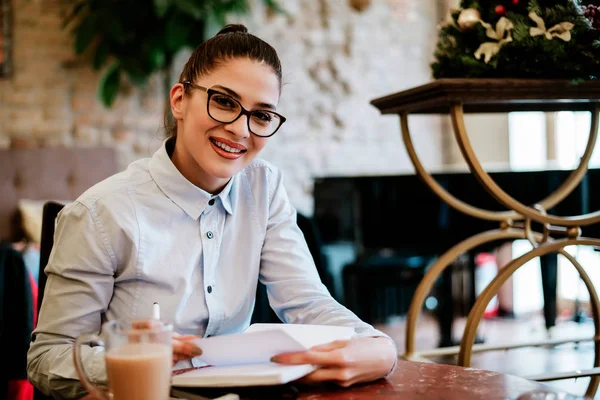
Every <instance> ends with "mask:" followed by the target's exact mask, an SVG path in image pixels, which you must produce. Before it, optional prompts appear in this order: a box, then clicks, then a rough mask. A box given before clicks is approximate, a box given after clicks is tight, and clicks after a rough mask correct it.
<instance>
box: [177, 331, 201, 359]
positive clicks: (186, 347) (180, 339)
mask: <svg viewBox="0 0 600 400" xmlns="http://www.w3.org/2000/svg"><path fill="white" fill-rule="evenodd" d="M194 339H200V336H195V335H180V334H179V333H173V365H175V364H176V363H177V362H178V361H183V360H189V359H191V358H194V357H198V356H199V355H200V354H202V349H201V348H200V347H198V346H196V345H195V344H194V343H192V342H190V341H191V340H194Z"/></svg>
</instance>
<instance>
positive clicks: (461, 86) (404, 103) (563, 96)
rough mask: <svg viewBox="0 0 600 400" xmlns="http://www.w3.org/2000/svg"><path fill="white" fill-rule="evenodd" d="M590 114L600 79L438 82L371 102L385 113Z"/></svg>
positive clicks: (599, 90)
mask: <svg viewBox="0 0 600 400" xmlns="http://www.w3.org/2000/svg"><path fill="white" fill-rule="evenodd" d="M457 103H462V104H463V108H464V111H465V112H466V113H494V112H509V111H588V110H590V109H592V107H594V105H595V104H596V105H597V104H598V103H600V80H597V81H585V82H581V83H573V82H571V81H567V80H542V79H438V80H435V81H433V82H430V83H427V84H425V85H421V86H417V87H414V88H412V89H408V90H404V91H402V92H399V93H395V94H391V95H388V96H384V97H380V98H377V99H375V100H372V101H371V104H372V105H374V106H375V107H377V108H378V109H379V110H380V111H381V113H382V114H401V113H404V112H407V113H415V114H447V113H448V111H449V109H450V106H452V105H453V104H457Z"/></svg>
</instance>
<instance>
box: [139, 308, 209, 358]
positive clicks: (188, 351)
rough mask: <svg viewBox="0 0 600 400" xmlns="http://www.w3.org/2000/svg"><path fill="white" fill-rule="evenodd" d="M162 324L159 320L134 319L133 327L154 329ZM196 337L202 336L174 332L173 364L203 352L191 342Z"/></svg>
mask: <svg viewBox="0 0 600 400" xmlns="http://www.w3.org/2000/svg"><path fill="white" fill-rule="evenodd" d="M160 325H162V322H160V321H158V320H153V319H147V320H139V321H134V322H133V324H132V327H133V329H152V328H154V327H157V326H160ZM194 339H200V336H195V335H180V334H179V333H177V332H173V336H172V343H173V365H175V364H177V362H178V361H183V360H189V359H191V358H194V357H198V356H199V355H200V354H202V349H200V347H198V346H196V345H195V344H194V343H192V342H191V340H194Z"/></svg>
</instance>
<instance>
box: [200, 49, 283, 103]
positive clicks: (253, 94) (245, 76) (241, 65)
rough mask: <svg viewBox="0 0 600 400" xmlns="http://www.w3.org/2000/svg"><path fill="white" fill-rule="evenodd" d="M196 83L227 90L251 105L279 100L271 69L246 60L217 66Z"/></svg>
mask: <svg viewBox="0 0 600 400" xmlns="http://www.w3.org/2000/svg"><path fill="white" fill-rule="evenodd" d="M198 83H200V84H202V85H203V86H206V87H215V86H221V87H225V88H228V89H230V90H231V91H233V92H235V94H237V95H238V96H239V97H240V99H242V100H244V101H248V102H252V103H269V104H277V102H278V100H279V90H280V83H279V79H278V78H277V75H276V74H275V72H274V71H273V69H272V68H271V67H270V66H269V65H267V64H265V63H261V62H258V61H253V60H250V59H246V58H236V59H232V60H228V61H226V62H223V63H221V64H219V65H218V66H217V67H216V68H214V69H213V70H212V71H210V72H209V73H208V74H205V75H203V76H201V77H199V79H198ZM228 94H230V93H228ZM234 97H235V96H234Z"/></svg>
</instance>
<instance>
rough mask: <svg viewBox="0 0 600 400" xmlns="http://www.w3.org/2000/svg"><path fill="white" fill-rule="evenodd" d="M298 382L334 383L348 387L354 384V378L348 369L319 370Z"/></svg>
mask: <svg viewBox="0 0 600 400" xmlns="http://www.w3.org/2000/svg"><path fill="white" fill-rule="evenodd" d="M298 382H302V383H317V382H335V383H337V384H339V385H340V386H350V385H352V384H353V383H354V376H353V374H352V372H351V371H350V370H349V369H348V368H319V369H318V370H316V371H314V372H311V373H310V374H308V375H306V376H305V377H303V378H301V379H299V380H298Z"/></svg>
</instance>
